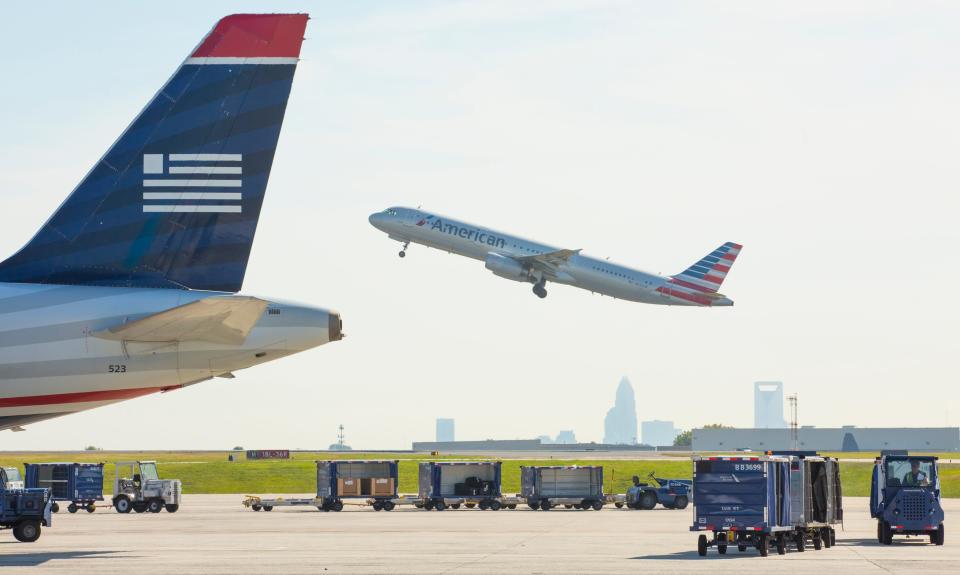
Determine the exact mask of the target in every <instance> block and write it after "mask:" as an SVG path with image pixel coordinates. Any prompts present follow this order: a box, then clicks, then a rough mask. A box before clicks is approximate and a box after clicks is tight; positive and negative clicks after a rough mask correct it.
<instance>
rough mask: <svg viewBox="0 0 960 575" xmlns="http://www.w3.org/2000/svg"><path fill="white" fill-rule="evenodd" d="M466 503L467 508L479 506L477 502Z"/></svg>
mask: <svg viewBox="0 0 960 575" xmlns="http://www.w3.org/2000/svg"><path fill="white" fill-rule="evenodd" d="M464 505H465V506H466V508H467V509H473V508H474V507H476V506H477V504H476V503H464Z"/></svg>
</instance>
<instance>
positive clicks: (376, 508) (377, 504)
mask: <svg viewBox="0 0 960 575" xmlns="http://www.w3.org/2000/svg"><path fill="white" fill-rule="evenodd" d="M373 510H374V511H383V507H382V506H381V505H380V502H379V501H374V502H373Z"/></svg>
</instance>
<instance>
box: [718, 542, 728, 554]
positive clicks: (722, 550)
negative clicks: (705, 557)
mask: <svg viewBox="0 0 960 575" xmlns="http://www.w3.org/2000/svg"><path fill="white" fill-rule="evenodd" d="M717 553H719V554H721V555H726V554H727V544H726V543H718V544H717Z"/></svg>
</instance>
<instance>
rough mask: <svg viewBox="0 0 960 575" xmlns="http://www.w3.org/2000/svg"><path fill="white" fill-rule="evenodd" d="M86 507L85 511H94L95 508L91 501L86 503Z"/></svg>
mask: <svg viewBox="0 0 960 575" xmlns="http://www.w3.org/2000/svg"><path fill="white" fill-rule="evenodd" d="M86 509H87V513H93V512H94V511H96V510H97V506H96V505H94V504H93V501H91V502H90V503H87V507H86Z"/></svg>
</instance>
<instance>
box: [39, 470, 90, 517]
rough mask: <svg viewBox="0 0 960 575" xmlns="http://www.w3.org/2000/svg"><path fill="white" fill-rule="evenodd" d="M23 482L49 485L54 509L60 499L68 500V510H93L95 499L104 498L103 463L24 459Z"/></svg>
mask: <svg viewBox="0 0 960 575" xmlns="http://www.w3.org/2000/svg"><path fill="white" fill-rule="evenodd" d="M23 466H24V470H25V471H26V474H25V477H24V484H25V486H26V487H27V488H28V489H48V490H50V496H51V499H52V500H53V502H54V503H53V506H52V507H53V512H54V513H56V512H57V511H59V510H60V506H59V505H58V504H57V501H69V502H70V504H69V505H68V506H67V510H68V511H69V512H70V513H76V512H77V511H78V510H80V509H81V508H82V509H86V510H87V512H89V513H93V511H94V509H95V507H94V503H95V502H96V501H103V463H24V464H23Z"/></svg>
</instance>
